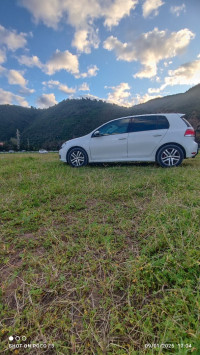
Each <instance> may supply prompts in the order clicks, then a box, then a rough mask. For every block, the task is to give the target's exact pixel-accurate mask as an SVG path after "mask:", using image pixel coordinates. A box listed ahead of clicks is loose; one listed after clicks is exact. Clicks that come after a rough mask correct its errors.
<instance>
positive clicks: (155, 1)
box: [142, 0, 164, 18]
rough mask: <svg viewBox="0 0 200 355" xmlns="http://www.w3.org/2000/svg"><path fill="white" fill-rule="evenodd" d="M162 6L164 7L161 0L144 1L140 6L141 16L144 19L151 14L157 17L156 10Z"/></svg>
mask: <svg viewBox="0 0 200 355" xmlns="http://www.w3.org/2000/svg"><path fill="white" fill-rule="evenodd" d="M162 5H164V2H163V1H162V0H145V2H144V4H143V6H142V10H143V16H144V17H145V18H146V17H148V16H149V15H151V13H153V14H154V16H157V15H158V8H159V7H160V6H162Z"/></svg>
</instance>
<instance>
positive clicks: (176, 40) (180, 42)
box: [104, 28, 195, 78]
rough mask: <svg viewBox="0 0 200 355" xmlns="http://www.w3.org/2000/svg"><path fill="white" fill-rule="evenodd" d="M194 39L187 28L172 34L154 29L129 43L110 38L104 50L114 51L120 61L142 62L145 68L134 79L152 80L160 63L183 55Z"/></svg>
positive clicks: (105, 43)
mask: <svg viewBox="0 0 200 355" xmlns="http://www.w3.org/2000/svg"><path fill="white" fill-rule="evenodd" d="M194 37H195V35H194V33H192V32H191V31H190V30H189V29H187V28H185V29H182V30H180V31H178V32H171V33H168V31H159V30H158V28H154V30H153V31H150V32H147V33H143V34H141V35H140V36H139V37H138V38H136V39H135V38H134V39H133V41H132V42H129V43H122V42H120V41H119V40H118V39H117V38H116V37H113V36H110V37H108V38H107V39H106V41H105V42H104V48H105V49H107V50H109V51H111V50H114V51H115V53H116V56H117V59H118V60H124V61H127V62H132V61H140V62H141V64H142V65H143V68H142V70H141V71H139V72H138V73H136V74H135V75H134V77H138V78H151V77H153V76H155V75H156V73H157V64H158V63H159V61H161V60H162V59H168V58H172V57H175V56H176V55H178V54H181V53H182V52H183V51H184V50H185V49H186V48H187V46H188V45H189V43H190V41H191V40H192V39H193V38H194Z"/></svg>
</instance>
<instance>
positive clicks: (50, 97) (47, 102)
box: [36, 94, 58, 108]
mask: <svg viewBox="0 0 200 355" xmlns="http://www.w3.org/2000/svg"><path fill="white" fill-rule="evenodd" d="M36 103H37V106H38V107H39V108H48V107H50V106H53V105H56V104H57V103H58V102H57V101H56V98H55V95H54V94H42V95H41V96H39V97H38V98H37V101H36Z"/></svg>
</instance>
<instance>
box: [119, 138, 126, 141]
mask: <svg viewBox="0 0 200 355" xmlns="http://www.w3.org/2000/svg"><path fill="white" fill-rule="evenodd" d="M125 139H127V138H118V140H119V141H124V140H125Z"/></svg>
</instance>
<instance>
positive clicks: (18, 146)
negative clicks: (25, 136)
mask: <svg viewBox="0 0 200 355" xmlns="http://www.w3.org/2000/svg"><path fill="white" fill-rule="evenodd" d="M16 137H17V150H20V132H19V130H18V129H17V132H16Z"/></svg>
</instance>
